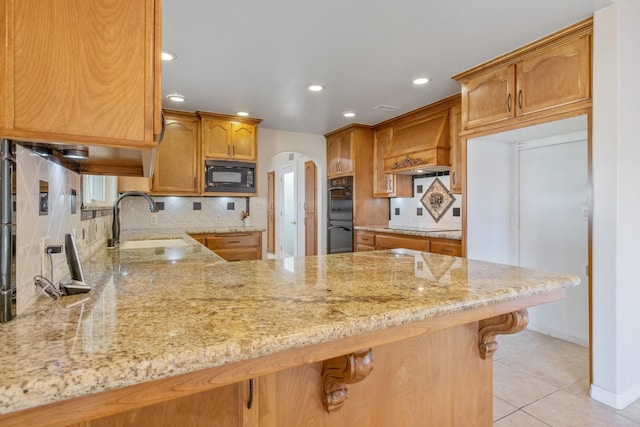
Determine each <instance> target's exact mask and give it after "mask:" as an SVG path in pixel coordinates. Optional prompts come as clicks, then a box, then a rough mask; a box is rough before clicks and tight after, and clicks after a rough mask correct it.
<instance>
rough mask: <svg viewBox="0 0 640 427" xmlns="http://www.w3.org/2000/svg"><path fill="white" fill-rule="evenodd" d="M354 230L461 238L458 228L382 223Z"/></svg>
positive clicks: (362, 226)
mask: <svg viewBox="0 0 640 427" xmlns="http://www.w3.org/2000/svg"><path fill="white" fill-rule="evenodd" d="M353 228H354V229H355V230H362V231H373V232H374V233H394V234H405V235H408V236H422V237H438V238H440V239H452V240H462V232H461V231H460V230H435V229H432V230H425V229H420V228H389V227H386V226H384V225H357V226H355V227H353Z"/></svg>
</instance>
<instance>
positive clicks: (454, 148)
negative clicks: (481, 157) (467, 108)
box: [449, 103, 467, 194]
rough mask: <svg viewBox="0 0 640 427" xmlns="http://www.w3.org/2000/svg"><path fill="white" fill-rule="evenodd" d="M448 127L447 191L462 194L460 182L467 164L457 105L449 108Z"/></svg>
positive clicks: (460, 116)
mask: <svg viewBox="0 0 640 427" xmlns="http://www.w3.org/2000/svg"><path fill="white" fill-rule="evenodd" d="M449 126H450V131H449V134H450V137H451V153H450V156H449V157H450V158H451V169H449V191H451V192H452V193H453V194H462V181H463V180H464V177H465V175H466V171H467V164H466V162H465V161H464V160H465V157H464V156H463V153H462V151H463V147H462V144H463V141H462V137H461V136H460V131H461V126H462V110H461V108H460V104H459V103H457V104H455V105H454V106H453V107H451V111H450V113H449Z"/></svg>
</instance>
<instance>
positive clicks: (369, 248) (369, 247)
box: [356, 243, 376, 252]
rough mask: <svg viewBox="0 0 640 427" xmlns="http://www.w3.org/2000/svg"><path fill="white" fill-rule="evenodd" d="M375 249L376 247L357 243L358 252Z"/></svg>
mask: <svg viewBox="0 0 640 427" xmlns="http://www.w3.org/2000/svg"><path fill="white" fill-rule="evenodd" d="M375 250H376V248H375V247H373V246H369V245H361V244H360V243H358V244H357V245H356V252H366V251H375Z"/></svg>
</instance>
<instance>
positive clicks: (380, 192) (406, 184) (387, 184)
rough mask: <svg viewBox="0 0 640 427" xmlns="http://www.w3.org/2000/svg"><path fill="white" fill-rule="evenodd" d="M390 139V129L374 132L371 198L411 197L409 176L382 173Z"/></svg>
mask: <svg viewBox="0 0 640 427" xmlns="http://www.w3.org/2000/svg"><path fill="white" fill-rule="evenodd" d="M392 138H393V128H392V127H388V128H385V129H380V130H378V131H376V132H374V138H373V147H374V148H373V150H374V151H373V165H374V166H373V197H412V196H413V184H412V183H413V180H412V178H411V176H409V175H393V174H388V173H384V159H385V157H387V156H388V154H389V147H390V146H391V139H392Z"/></svg>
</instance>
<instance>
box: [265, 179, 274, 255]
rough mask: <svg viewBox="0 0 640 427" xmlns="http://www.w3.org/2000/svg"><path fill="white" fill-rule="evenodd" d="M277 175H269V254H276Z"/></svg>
mask: <svg viewBox="0 0 640 427" xmlns="http://www.w3.org/2000/svg"><path fill="white" fill-rule="evenodd" d="M275 197H276V173H275V171H271V172H269V173H267V252H268V253H271V254H275V253H276V215H275Z"/></svg>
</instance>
